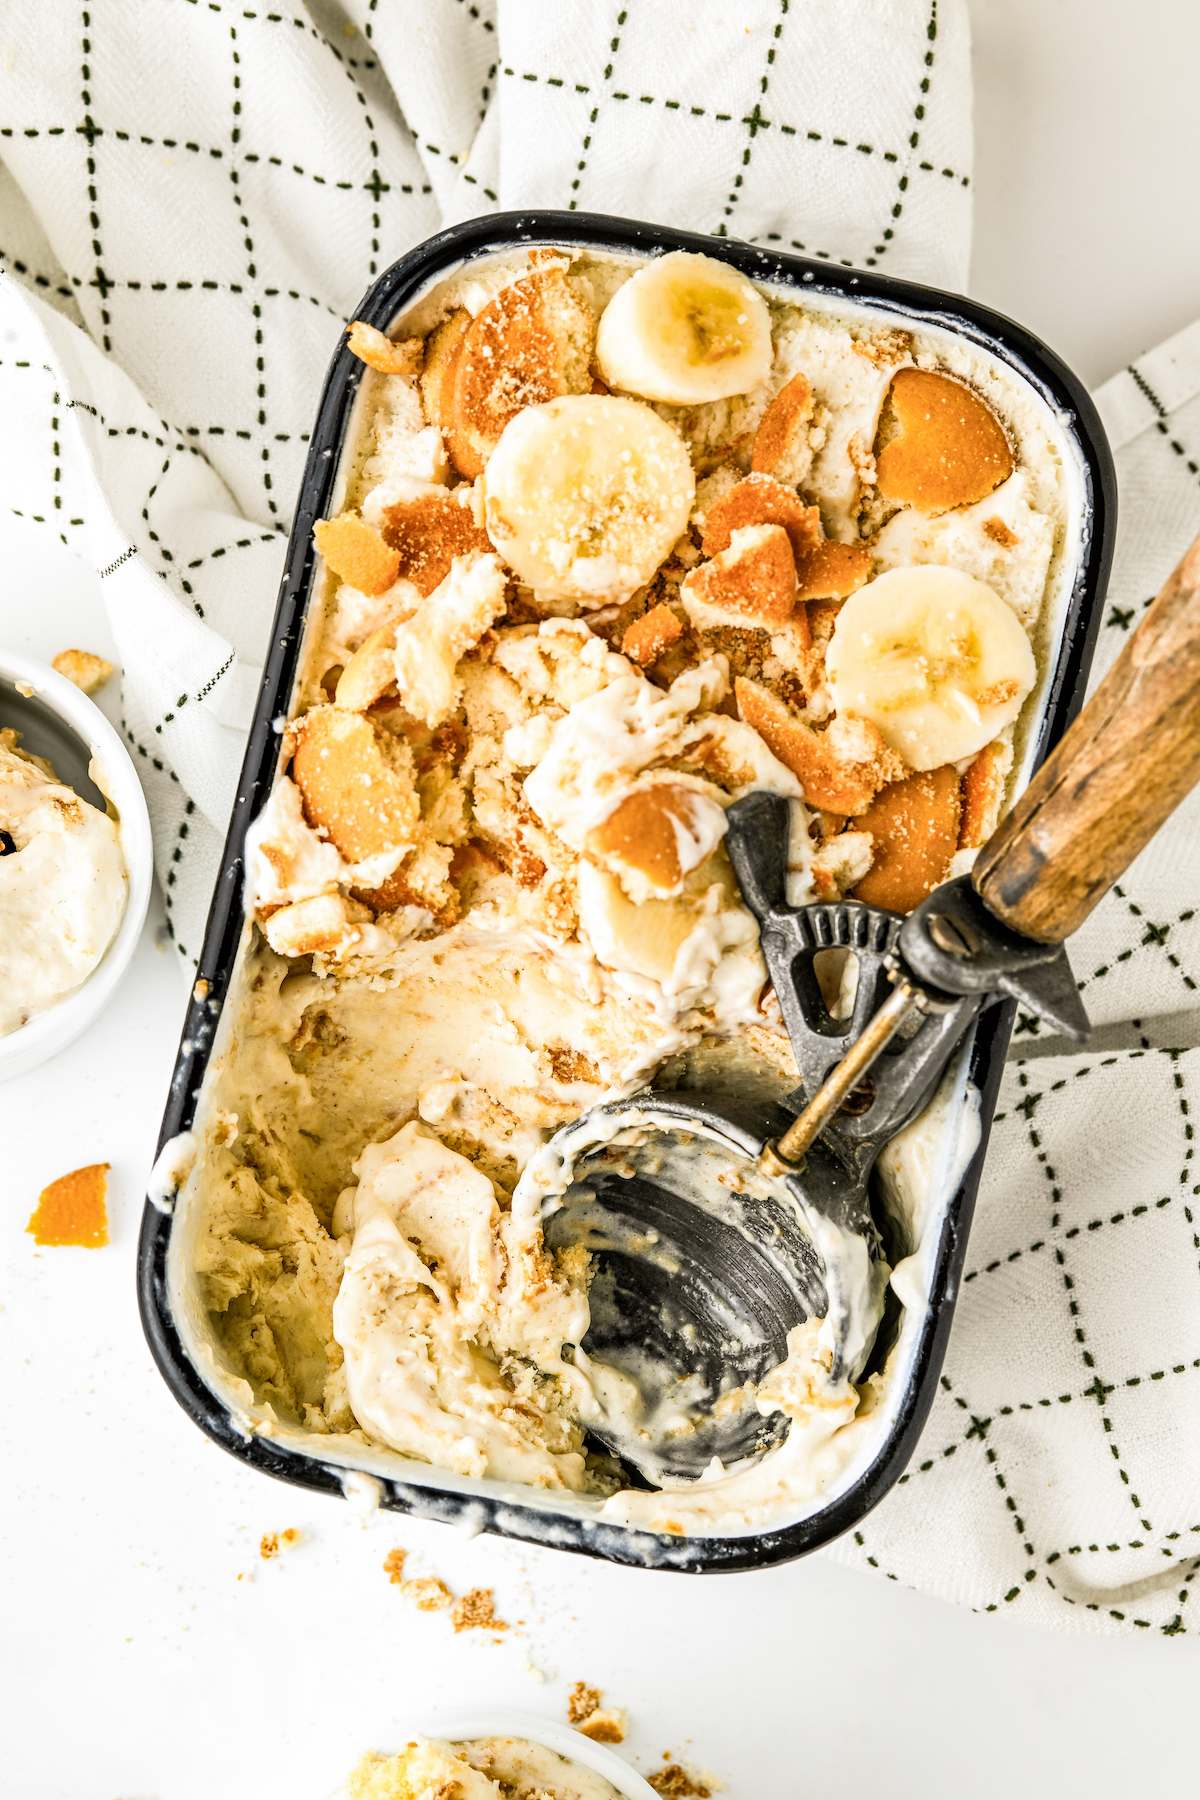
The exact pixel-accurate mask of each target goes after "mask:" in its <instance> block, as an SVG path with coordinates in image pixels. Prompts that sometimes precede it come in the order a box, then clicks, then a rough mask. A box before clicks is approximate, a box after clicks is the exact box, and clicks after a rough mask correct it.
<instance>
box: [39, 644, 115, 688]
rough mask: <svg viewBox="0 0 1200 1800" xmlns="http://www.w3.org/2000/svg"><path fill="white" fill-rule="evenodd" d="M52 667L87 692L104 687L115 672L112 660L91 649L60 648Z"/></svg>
mask: <svg viewBox="0 0 1200 1800" xmlns="http://www.w3.org/2000/svg"><path fill="white" fill-rule="evenodd" d="M51 667H52V668H54V669H57V671H58V673H59V674H60V675H65V676H66V678H67V680H68V681H71V682H74V684H75V686H76V687H77V688H79V689H80V690H81V691H82V692H83V693H85V694H94V693H95V692H96V689H97V688H100V687H103V686H104V683H105V682H106V681H107V680H108V678H109V676H110V675H111V674H112V672H113V666H112V664H111V663H110V662H108V661H106V660H105V658H104V657H103V656H94V655H93V654H92V652H91V651H90V650H60V651H59V653H58V655H57V656H56V657H55V658H54V661H53V663H52V664H51Z"/></svg>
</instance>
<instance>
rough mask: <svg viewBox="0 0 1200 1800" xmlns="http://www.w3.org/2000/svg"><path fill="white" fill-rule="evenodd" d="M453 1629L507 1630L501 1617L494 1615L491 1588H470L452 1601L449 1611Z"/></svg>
mask: <svg viewBox="0 0 1200 1800" xmlns="http://www.w3.org/2000/svg"><path fill="white" fill-rule="evenodd" d="M450 1616H451V1619H452V1620H453V1622H454V1629H455V1631H473V1630H476V1629H486V1630H489V1631H507V1630H508V1626H507V1625H506V1623H505V1622H504V1620H503V1619H498V1618H497V1617H496V1601H495V1596H494V1595H493V1593H492V1590H491V1588H471V1589H470V1591H469V1592H468V1593H465V1594H461V1595H460V1596H459V1598H458V1599H457V1600H456V1601H455V1602H454V1611H453V1612H452V1613H451V1615H450Z"/></svg>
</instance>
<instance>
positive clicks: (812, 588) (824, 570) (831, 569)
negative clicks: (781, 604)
mask: <svg viewBox="0 0 1200 1800" xmlns="http://www.w3.org/2000/svg"><path fill="white" fill-rule="evenodd" d="M871 567H872V557H871V552H870V550H868V548H867V546H866V545H865V544H841V543H839V542H838V541H837V539H836V538H827V539H825V540H824V541H823V542H822V543H820V544H818V545H817V547H816V548H815V549H814V550H809V551H808V552H807V554H806V555H804V556H802V557H800V558H799V560H798V561H797V563H796V599H797V600H845V599H846V598H847V597H848V596H849V595H850V594H853V593H854V592H855V590H856V589H857V588H860V587H861V586H862V585H863V583H864V581H866V580H867V579H868V577H869V576H870V573H871Z"/></svg>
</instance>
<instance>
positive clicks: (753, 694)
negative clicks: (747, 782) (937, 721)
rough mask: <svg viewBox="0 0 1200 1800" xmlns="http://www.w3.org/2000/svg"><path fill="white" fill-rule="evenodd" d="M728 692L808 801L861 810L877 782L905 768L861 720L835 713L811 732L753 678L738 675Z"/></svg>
mask: <svg viewBox="0 0 1200 1800" xmlns="http://www.w3.org/2000/svg"><path fill="white" fill-rule="evenodd" d="M734 692H735V694H736V697H737V704H738V711H739V713H740V714H741V717H742V718H743V719H744V720H745V721H746V723H747V725H752V726H753V727H754V729H755V731H757V732H758V734H759V736H760V737H761V738H762V740H763V742H764V743H765V744H766V746H767V748H768V749H769V750H770V751H771V753H772V754H773V755H774V756H777V757H778V758H779V760H780V762H781V763H783V765H784V767H785V768H788V769H790V770H791V771H792V773H793V774H794V775H795V776H796V777H797V779H798V780H799V782H800V785H801V786H802V787H803V789H804V797H805V799H806V800H807V801H808V803H809V805H810V806H818V807H821V808H822V809H823V810H825V811H826V812H831V813H843V814H847V815H850V816H853V815H856V814H859V813H862V812H864V811H865V810H866V808H867V807H868V806H869V805H870V803H871V800H872V799H873V798H874V796H875V795H876V794H877V793H878V792H879V789H880V788H881V787H883V786H885V785H886V783H888V782H894V781H898V780H899V779H900V778H901V776H903V775H904V773H905V767H904V763H903V761H902V760H901V758H900V757H899V756H897V754H896V752H895V751H894V750H889V749H888V746H887V745H886V744H885V743H884V741H883V738H882V737H881V736H880V734H879V731H878V730H877V728H876V727H875V726H874V725H872V724H871V723H870V722H869V721H868V720H866V719H856V718H854V717H853V716H852V715H849V714H839V716H838V717H837V718H835V719H834V720H832V721H831V723H830V724H829V725H828V726H827V728H826V729H825V730H824V731H814V730H813V728H812V726H811V725H809V724H807V723H806V722H805V720H803V719H800V718H797V717H796V715H795V714H794V713H793V712H791V711H790V710H789V708H788V707H786V706H785V705H784V703H783V701H782V700H779V699H777V698H776V696H775V695H774V694H772V693H771V692H770V690H769V689H767V688H764V687H760V686H759V685H758V684H757V683H756V682H753V681H746V680H744V679H741V678H739V679H738V680H737V681H735V683H734ZM864 829H866V827H864Z"/></svg>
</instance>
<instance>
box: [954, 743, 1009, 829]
mask: <svg viewBox="0 0 1200 1800" xmlns="http://www.w3.org/2000/svg"><path fill="white" fill-rule="evenodd" d="M1012 761H1013V752H1012V745H1011V744H1009V743H1006V742H1005V741H1004V739H1003V738H997V739H996V741H995V742H994V743H991V744H985V745H984V747H983V749H982V750H981V751H980V752H979V755H978V756H977V757H976V758H975V760H974V762H973V763H972V764H971V766H970V768H969V769H968V770H967V772H966V774H965V775H964V776H963V778H962V820H961V822H960V825H959V831H958V847H959V849H960V850H978V849H979V848H980V847H981V846H982V845H983V844H986V843H987V841H988V839H989V838H990V837H991V835H992V833H993V831H994V830H995V829H996V825H997V823H998V821H999V818H1000V808H1001V806H1002V804H1003V802H1004V790H1005V787H1006V785H1007V782H1008V772H1009V770H1010V769H1011V768H1012Z"/></svg>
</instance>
